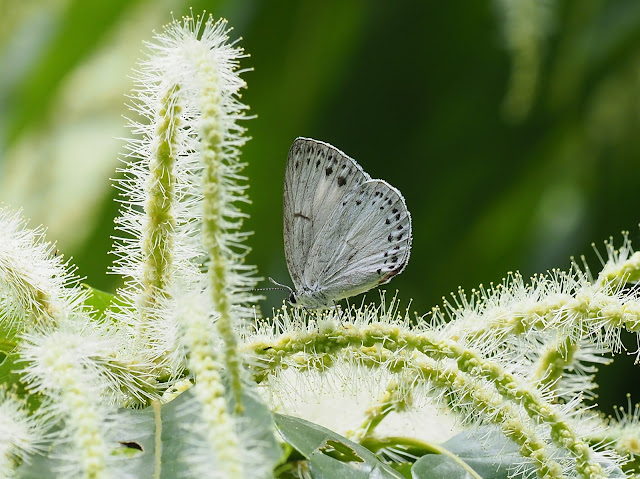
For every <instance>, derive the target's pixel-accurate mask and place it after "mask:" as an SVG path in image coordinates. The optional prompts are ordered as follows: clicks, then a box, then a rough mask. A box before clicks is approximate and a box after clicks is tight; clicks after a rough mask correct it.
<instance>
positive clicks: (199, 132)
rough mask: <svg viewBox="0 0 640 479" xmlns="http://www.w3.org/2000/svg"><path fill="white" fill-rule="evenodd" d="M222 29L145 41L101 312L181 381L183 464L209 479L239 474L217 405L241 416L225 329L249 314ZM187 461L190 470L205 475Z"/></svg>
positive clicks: (238, 116)
mask: <svg viewBox="0 0 640 479" xmlns="http://www.w3.org/2000/svg"><path fill="white" fill-rule="evenodd" d="M228 32H229V29H228V27H227V23H226V21H224V20H219V21H217V22H214V21H213V19H212V18H211V17H198V18H193V17H185V18H183V19H182V20H181V21H177V20H176V21H173V22H172V23H170V24H169V25H167V26H165V28H164V30H163V31H162V32H161V33H158V34H156V35H155V38H154V41H153V42H151V43H148V44H147V47H148V55H147V58H146V60H145V61H143V62H142V63H141V64H140V68H139V71H138V72H137V73H136V77H135V79H134V80H135V84H136V89H135V90H134V94H133V95H132V109H133V110H134V111H136V112H137V113H139V114H140V115H142V116H143V117H144V119H145V121H144V122H137V121H131V123H130V126H131V127H132V130H133V132H134V134H135V135H136V139H132V140H129V142H128V146H127V148H128V150H129V154H128V155H127V157H126V158H125V163H126V167H125V168H124V169H123V170H122V172H123V173H124V177H123V178H122V179H121V180H119V188H120V189H121V191H122V192H123V196H125V198H126V199H125V200H124V202H123V208H122V210H121V216H120V218H118V219H117V224H118V227H119V229H120V230H121V231H123V232H124V233H126V235H127V237H123V238H119V239H118V241H117V244H116V246H115V253H116V254H117V255H118V257H119V259H118V260H117V262H116V265H115V267H114V272H116V273H119V274H121V275H123V276H124V277H125V278H126V279H127V283H126V286H125V288H123V289H122V290H121V291H120V292H119V294H120V296H121V297H122V298H123V299H124V302H125V304H126V305H125V307H124V308H120V309H119V310H118V311H115V312H112V313H111V314H112V315H113V317H114V318H115V319H116V320H118V321H119V322H120V323H122V324H128V325H130V326H131V327H132V328H133V329H134V330H135V336H136V341H137V342H138V344H139V350H140V351H141V352H142V351H150V353H149V354H150V357H151V359H152V360H153V361H154V362H155V364H156V370H155V372H154V374H156V375H157V376H158V377H160V378H166V377H169V378H176V377H180V375H181V374H182V372H183V370H184V369H185V368H188V370H189V371H190V373H191V374H193V376H194V379H195V382H196V388H195V393H196V394H195V397H196V399H197V401H198V402H199V404H198V409H199V410H201V411H202V418H203V423H202V424H203V425H204V426H206V427H204V428H203V429H204V430H206V431H208V432H207V433H206V434H204V436H205V437H206V438H207V443H208V444H209V449H207V450H206V451H204V452H203V453H202V454H195V455H194V457H196V456H197V457H196V459H197V458H206V457H207V456H208V457H209V458H213V457H215V458H216V460H217V461H218V466H217V469H218V470H219V471H220V477H229V478H232V477H245V475H244V474H245V472H246V471H245V472H243V471H244V469H245V468H246V467H247V466H246V463H247V460H249V459H247V454H246V453H245V452H241V451H243V449H242V448H241V444H246V441H245V440H244V439H243V440H242V441H241V440H240V437H245V436H243V433H242V427H241V426H240V422H239V420H238V418H237V417H236V416H235V415H233V414H230V413H229V412H228V411H227V410H226V403H227V401H228V400H231V399H232V400H233V402H234V404H235V405H236V411H235V412H236V413H240V412H241V411H242V409H243V407H242V391H243V388H244V383H245V378H244V376H245V374H244V373H243V369H242V358H241V357H240V354H239V348H238V339H237V337H236V334H237V333H236V331H237V329H238V328H239V327H240V326H241V325H242V322H243V320H244V319H247V318H253V316H254V312H253V310H252V309H250V308H249V307H248V306H249V303H251V302H254V301H255V300H256V299H257V297H256V296H255V295H253V294H252V293H250V292H249V290H250V289H252V288H253V287H255V285H256V282H257V280H256V278H255V268H254V267H251V266H247V265H245V264H244V257H245V255H246V253H247V251H248V248H247V247H246V246H245V245H244V244H243V241H244V239H245V238H246V236H247V233H245V232H241V231H240V228H241V226H242V221H243V219H244V218H245V216H246V215H245V214H244V213H242V212H241V211H240V209H239V207H238V204H239V203H242V202H247V201H248V199H247V197H246V194H245V190H246V183H245V181H246V179H245V178H244V177H242V176H241V175H240V173H241V170H242V168H243V167H244V164H243V163H241V162H240V161H239V159H238V156H239V148H240V147H241V146H242V145H243V144H244V143H245V141H246V138H245V137H244V136H243V135H244V128H243V127H241V126H240V125H239V124H238V122H239V121H240V120H243V119H245V118H246V116H245V113H244V111H245V110H246V108H247V107H246V106H245V105H243V104H242V103H240V102H239V101H238V98H239V91H240V89H241V88H244V87H245V82H244V81H243V80H242V79H241V78H240V77H239V75H238V73H239V71H238V60H239V59H240V58H242V57H243V56H244V54H243V52H242V50H241V49H240V48H238V47H236V46H235V42H231V43H230V42H229V37H228ZM196 303H197V304H196ZM132 318H133V319H134V320H133V321H132ZM223 377H227V378H228V379H229V381H228V384H229V387H227V386H226V385H225V384H223V379H222V378H223ZM240 458H244V459H243V460H242V461H241V460H240ZM251 462H252V463H253V464H258V463H259V462H260V461H251ZM191 463H192V470H193V471H199V470H203V469H204V470H211V467H210V466H203V464H208V463H206V462H202V461H198V460H194V461H191ZM251 470H254V471H255V466H254V467H252V468H251ZM258 476H259V474H258ZM256 477H257V476H256Z"/></svg>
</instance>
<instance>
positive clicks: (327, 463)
mask: <svg viewBox="0 0 640 479" xmlns="http://www.w3.org/2000/svg"><path fill="white" fill-rule="evenodd" d="M274 418H275V422H276V427H277V428H278V431H279V432H280V434H281V435H282V437H283V439H284V440H285V441H286V442H287V443H289V444H291V445H292V446H293V447H294V448H295V449H296V450H297V451H298V452H300V454H302V456H304V457H305V458H306V459H307V462H308V465H309V472H310V473H311V476H312V477H313V478H315V479H331V478H336V477H340V478H344V479H366V478H372V479H373V478H375V479H383V478H384V479H402V478H403V476H402V474H400V473H399V472H396V471H394V470H393V469H392V468H391V467H389V466H388V465H386V464H384V463H383V462H381V461H380V460H379V459H378V457H377V456H376V455H375V454H373V453H372V452H371V451H369V450H368V449H367V448H365V447H363V446H361V445H359V444H356V443H355V442H352V441H349V440H348V439H346V438H344V437H342V436H340V435H338V434H336V433H334V432H332V431H330V430H328V429H325V428H323V427H322V426H318V425H317V424H313V423H311V422H309V421H305V420H304V419H299V418H295V417H291V416H284V415H281V414H275V415H274Z"/></svg>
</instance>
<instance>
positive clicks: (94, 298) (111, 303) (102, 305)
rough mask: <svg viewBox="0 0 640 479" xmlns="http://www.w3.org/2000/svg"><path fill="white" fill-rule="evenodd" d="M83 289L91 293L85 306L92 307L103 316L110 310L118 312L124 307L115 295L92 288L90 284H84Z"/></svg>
mask: <svg viewBox="0 0 640 479" xmlns="http://www.w3.org/2000/svg"><path fill="white" fill-rule="evenodd" d="M82 287H83V288H85V289H86V290H88V291H89V292H90V295H89V297H88V298H87V299H86V301H85V302H84V304H86V305H87V306H90V307H92V308H93V309H95V310H96V311H98V312H99V313H100V314H101V315H104V314H105V312H106V311H107V310H108V309H111V310H116V309H118V308H119V307H120V306H121V305H122V302H121V300H120V299H119V298H118V297H117V296H116V295H114V294H111V293H107V292H106V291H101V290H99V289H96V288H92V287H91V286H89V285H88V284H84V283H83V284H82Z"/></svg>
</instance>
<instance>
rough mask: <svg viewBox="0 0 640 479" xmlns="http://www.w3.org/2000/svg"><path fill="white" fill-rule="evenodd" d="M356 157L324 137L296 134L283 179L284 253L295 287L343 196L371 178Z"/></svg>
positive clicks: (301, 281)
mask: <svg viewBox="0 0 640 479" xmlns="http://www.w3.org/2000/svg"><path fill="white" fill-rule="evenodd" d="M369 179H370V177H369V175H367V173H365V172H364V171H363V170H362V168H361V167H360V165H358V163H356V161H355V160H353V159H352V158H350V157H349V156H347V155H345V154H344V153H343V152H342V151H340V150H338V149H337V148H335V147H333V146H331V145H329V144H328V143H323V142H321V141H316V140H312V139H310V138H296V140H295V141H294V142H293V145H292V146H291V149H290V150H289V155H288V157H287V167H286V171H285V179H284V253H285V258H286V260H287V267H288V268H289V274H290V275H291V279H292V280H293V284H294V287H295V289H296V290H299V289H301V287H302V286H304V285H306V283H305V282H304V281H305V280H304V278H305V277H304V273H303V272H304V270H305V267H306V264H307V260H308V258H309V253H310V250H311V247H312V246H313V244H314V242H315V240H316V237H317V235H318V233H319V232H320V231H321V230H322V228H323V227H324V226H325V224H326V223H327V220H328V218H329V216H330V215H331V213H332V212H333V210H334V209H335V208H336V206H337V205H339V204H340V203H341V202H342V200H343V197H344V196H345V195H346V194H347V193H348V192H349V191H351V190H353V189H354V188H356V187H357V186H358V185H360V184H362V183H364V182H365V181H367V180H369Z"/></svg>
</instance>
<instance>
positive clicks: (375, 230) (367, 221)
mask: <svg viewBox="0 0 640 479" xmlns="http://www.w3.org/2000/svg"><path fill="white" fill-rule="evenodd" d="M411 240H412V237H411V215H410V214H409V210H408V209H407V206H406V204H405V201H404V197H403V196H402V194H401V193H400V191H398V190H397V189H396V188H394V187H393V186H391V185H390V184H389V183H387V182H386V181H383V180H374V179H371V177H370V176H369V175H368V174H367V173H365V171H364V170H363V169H362V167H361V166H360V165H358V163H357V162H356V161H355V160H354V159H352V158H350V157H349V156H347V155H346V154H344V153H343V152H342V151H340V150H339V149H337V148H336V147H334V146H332V145H330V144H328V143H324V142H321V141H317V140H312V139H310V138H297V139H296V140H295V141H294V142H293V145H292V146H291V149H290V150H289V155H288V158H287V166H286V172H285V180H284V252H285V257H286V261H287V267H288V269H289V274H290V275H291V279H292V280H293V285H294V288H293V289H292V288H289V287H287V288H288V289H289V290H290V293H291V294H290V296H289V302H290V303H292V304H295V305H297V306H303V307H305V308H308V309H322V308H331V307H334V306H335V304H336V301H338V300H340V299H344V298H348V297H350V296H355V295H357V294H360V293H363V292H365V291H368V290H370V289H371V288H374V287H376V286H378V285H381V284H385V283H387V282H389V281H390V280H391V278H393V277H394V276H396V275H397V274H399V273H401V272H402V271H403V270H404V268H405V266H406V265H407V262H408V261H409V253H410V251H411ZM276 284H279V283H276ZM281 286H282V285H281Z"/></svg>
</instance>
